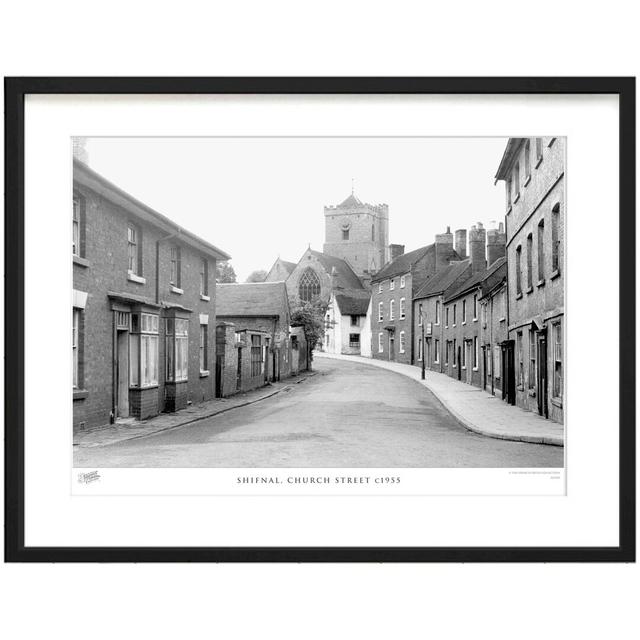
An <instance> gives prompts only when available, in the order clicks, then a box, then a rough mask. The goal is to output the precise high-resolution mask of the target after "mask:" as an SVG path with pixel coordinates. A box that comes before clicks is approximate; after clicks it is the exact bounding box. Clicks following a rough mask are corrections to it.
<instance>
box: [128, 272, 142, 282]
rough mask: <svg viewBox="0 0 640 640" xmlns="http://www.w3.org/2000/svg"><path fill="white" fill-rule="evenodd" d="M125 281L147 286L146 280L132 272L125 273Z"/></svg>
mask: <svg viewBox="0 0 640 640" xmlns="http://www.w3.org/2000/svg"><path fill="white" fill-rule="evenodd" d="M127 280H128V281H129V282H135V283H136V284H147V279H146V278H143V277H142V276H138V275H136V274H135V273H133V271H129V272H127Z"/></svg>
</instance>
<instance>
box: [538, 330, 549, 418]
mask: <svg viewBox="0 0 640 640" xmlns="http://www.w3.org/2000/svg"><path fill="white" fill-rule="evenodd" d="M537 355H538V413H539V414H540V415H541V416H543V417H545V418H548V417H549V404H548V402H547V386H548V385H547V334H546V333H545V332H542V331H540V332H539V333H538V354H537Z"/></svg>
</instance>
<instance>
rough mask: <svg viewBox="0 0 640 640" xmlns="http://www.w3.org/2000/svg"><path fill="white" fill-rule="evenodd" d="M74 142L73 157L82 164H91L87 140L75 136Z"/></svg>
mask: <svg viewBox="0 0 640 640" xmlns="http://www.w3.org/2000/svg"><path fill="white" fill-rule="evenodd" d="M72 140H73V157H74V158H77V159H78V160H80V162H84V163H85V164H89V154H88V153H87V139H86V138H83V137H80V136H74V137H73V138H72Z"/></svg>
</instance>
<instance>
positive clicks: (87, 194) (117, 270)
mask: <svg viewBox="0 0 640 640" xmlns="http://www.w3.org/2000/svg"><path fill="white" fill-rule="evenodd" d="M74 193H77V194H78V195H79V196H81V201H82V202H83V209H84V229H85V231H84V234H83V235H84V247H83V255H82V256H81V258H80V259H79V260H78V259H76V260H74V265H73V283H74V284H73V287H74V289H75V290H77V291H81V292H86V293H87V294H88V296H87V302H86V308H85V310H84V312H83V313H82V314H81V324H82V328H81V338H82V339H81V347H82V349H81V351H83V354H81V360H82V362H81V367H80V369H81V373H82V379H81V381H80V385H81V390H80V391H79V392H78V393H77V394H75V395H76V396H77V399H75V400H74V403H73V404H74V418H73V423H74V429H78V428H79V426H80V423H84V424H85V427H92V426H97V425H102V424H108V423H109V421H110V414H111V410H112V398H113V371H112V369H113V364H112V359H113V344H112V343H113V312H112V310H111V301H110V300H109V298H108V297H107V292H108V291H115V292H121V293H124V294H127V295H133V296H141V297H143V298H146V299H148V300H150V301H155V296H156V276H155V273H156V240H158V239H161V238H162V237H164V236H166V233H163V232H161V231H159V230H157V229H156V228H155V227H153V226H151V225H149V224H140V222H139V221H138V220H136V219H135V218H133V217H131V216H129V214H128V212H127V211H125V210H124V209H122V208H121V207H119V206H117V205H115V204H113V203H112V202H110V201H109V200H107V199H106V198H104V197H102V196H99V195H97V194H96V193H94V192H93V191H91V190H89V189H86V188H84V187H83V186H82V185H79V184H75V187H74ZM130 220H131V221H132V222H136V224H137V225H138V227H139V229H140V231H141V236H142V237H141V252H142V254H141V255H142V277H143V278H144V279H145V282H142V283H139V282H132V281H131V280H129V279H128V277H127V263H128V259H127V224H128V222H129V221H130ZM181 249H182V288H183V290H184V293H183V294H182V295H177V294H174V293H171V292H170V289H169V283H168V273H169V259H170V257H169V244H168V243H167V242H164V243H162V244H161V245H160V300H161V301H163V300H164V301H168V302H170V303H174V304H180V305H183V306H184V307H186V308H188V309H191V311H192V313H191V314H190V323H189V347H188V349H189V360H188V362H189V364H188V385H187V387H188V388H187V400H188V401H189V402H201V401H202V400H207V399H210V398H213V396H214V389H215V370H214V368H213V366H212V363H214V362H215V338H214V335H213V326H215V324H214V322H213V319H214V317H215V315H214V314H215V286H214V275H213V274H215V260H214V259H212V258H209V295H210V300H208V301H207V300H201V298H200V275H199V272H200V263H199V260H200V258H201V257H203V256H202V254H200V253H199V252H196V251H195V250H193V249H191V248H190V247H189V246H188V245H186V244H181ZM199 314H205V315H208V317H209V323H210V324H209V325H208V326H209V329H208V331H209V334H208V335H209V340H208V354H207V355H208V361H209V367H210V373H209V375H208V376H207V377H201V376H200V365H199V347H200V333H199V332H200V327H199ZM159 332H160V337H159V366H158V374H159V385H158V389H157V394H156V407H155V411H152V409H150V408H149V399H148V397H147V398H145V399H144V402H143V404H144V405H145V407H146V409H145V413H149V414H151V413H158V412H159V411H161V410H162V409H163V408H164V395H165V394H164V392H165V388H164V358H165V341H164V322H163V321H162V318H161V320H160V322H159ZM146 395H147V396H149V394H146ZM135 404H136V403H135V402H134V403H132V405H133V406H135Z"/></svg>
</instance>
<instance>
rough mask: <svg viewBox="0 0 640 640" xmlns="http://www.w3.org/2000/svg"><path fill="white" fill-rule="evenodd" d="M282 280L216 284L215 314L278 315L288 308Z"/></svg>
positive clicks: (218, 315) (219, 315)
mask: <svg viewBox="0 0 640 640" xmlns="http://www.w3.org/2000/svg"><path fill="white" fill-rule="evenodd" d="M288 304H289V302H288V299H287V290H286V288H285V284H284V282H251V283H243V284H216V316H217V317H221V316H223V317H224V316H259V317H273V316H280V315H281V314H282V312H283V309H288Z"/></svg>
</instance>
